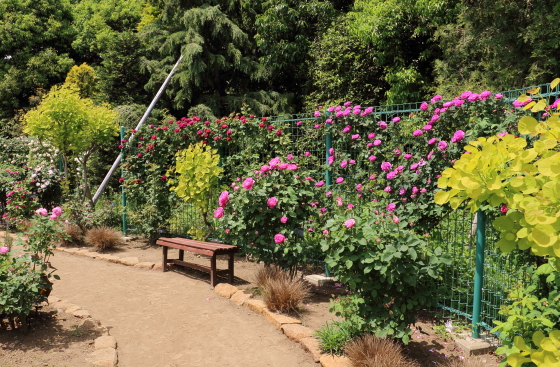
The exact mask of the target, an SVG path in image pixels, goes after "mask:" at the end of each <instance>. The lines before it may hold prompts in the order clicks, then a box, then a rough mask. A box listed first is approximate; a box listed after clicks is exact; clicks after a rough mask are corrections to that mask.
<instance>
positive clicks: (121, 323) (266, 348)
mask: <svg viewBox="0 0 560 367" xmlns="http://www.w3.org/2000/svg"><path fill="white" fill-rule="evenodd" d="M52 263H53V265H54V266H55V267H56V268H58V271H57V274H58V275H60V277H61V280H60V281H56V282H55V284H54V286H53V293H52V295H54V296H57V297H59V298H62V299H65V300H68V301H69V302H71V303H75V304H79V305H80V306H81V307H82V308H84V309H87V310H89V311H90V313H91V314H92V317H93V318H96V319H98V320H100V321H101V322H102V323H103V325H105V326H107V327H108V328H109V329H110V334H111V335H113V336H114V337H115V338H116V340H117V342H118V353H119V366H120V367H144V366H146V367H148V366H149V367H179V366H193V367H204V366H239V367H252V366H258V367H264V366H271V367H272V366H278V367H291V366H294V367H295V366H298V367H299V366H301V367H311V366H316V364H315V363H314V362H313V360H312V358H311V356H310V355H308V354H307V353H305V352H304V351H303V350H302V349H301V348H300V346H299V345H298V344H296V343H292V342H290V341H289V340H288V339H287V338H286V337H285V336H284V335H283V334H282V332H280V331H278V330H276V328H275V327H274V326H273V325H271V324H270V323H268V322H267V321H266V319H265V318H263V317H262V316H260V315H256V314H254V313H253V312H251V311H249V310H247V309H246V308H245V307H239V306H236V305H235V304H234V303H233V302H231V301H229V300H227V299H224V298H222V297H220V296H218V295H217V294H215V293H214V292H213V291H212V290H211V289H210V286H209V284H208V282H207V281H206V280H205V279H200V280H198V279H196V278H193V277H187V276H185V275H183V274H181V273H176V272H166V273H162V272H155V271H146V270H141V269H135V268H132V267H128V266H123V265H118V264H113V263H108V262H105V261H99V260H94V259H90V258H87V257H82V256H73V255H68V254H65V253H59V252H57V253H56V254H55V256H54V257H53V258H52Z"/></svg>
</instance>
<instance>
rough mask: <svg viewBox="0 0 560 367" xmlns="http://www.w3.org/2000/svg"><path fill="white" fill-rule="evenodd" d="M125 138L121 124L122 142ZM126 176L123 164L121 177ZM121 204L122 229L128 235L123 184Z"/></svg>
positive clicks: (122, 186)
mask: <svg viewBox="0 0 560 367" xmlns="http://www.w3.org/2000/svg"><path fill="white" fill-rule="evenodd" d="M123 140H124V126H121V142H122V141H123ZM122 145H123V147H122V148H121V159H122V158H123V155H124V152H123V150H124V143H123V144H122ZM123 176H124V169H123V168H122V166H121V177H123ZM121 204H122V207H123V213H122V231H123V234H124V235H125V236H126V235H127V228H126V224H127V223H126V191H125V188H124V185H121Z"/></svg>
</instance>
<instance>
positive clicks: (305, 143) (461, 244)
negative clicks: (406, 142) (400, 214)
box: [123, 84, 560, 339]
mask: <svg viewBox="0 0 560 367" xmlns="http://www.w3.org/2000/svg"><path fill="white" fill-rule="evenodd" d="M538 87H540V88H541V91H542V93H541V94H542V95H543V96H545V97H554V96H559V95H560V89H559V87H556V88H555V89H554V90H551V89H550V86H549V85H548V84H544V85H540V86H538ZM525 92H526V89H516V90H510V91H506V92H502V95H503V101H504V102H505V103H511V102H512V101H514V100H515V99H517V97H518V96H519V95H521V94H523V93H525ZM419 110H420V102H418V103H406V104H399V105H388V106H377V107H374V110H373V115H374V116H376V117H377V119H378V120H383V121H388V120H390V119H392V118H393V117H395V116H405V115H408V114H410V113H414V112H417V111H419ZM269 121H270V123H273V124H274V125H275V126H276V127H279V128H280V127H281V128H282V129H283V130H284V131H285V132H286V133H289V134H290V136H291V140H292V146H291V148H292V150H291V151H288V153H292V154H302V153H303V152H306V151H308V152H310V153H311V154H313V155H314V156H316V157H320V159H319V161H318V163H319V164H321V165H324V163H325V162H326V161H327V159H328V157H329V152H328V151H329V148H331V147H333V148H335V150H337V151H345V152H347V153H350V154H352V153H353V152H352V151H351V149H350V148H349V147H345V146H341V145H340V144H339V143H338V142H336V141H333V140H332V137H331V136H330V134H329V131H328V129H329V128H330V126H327V128H325V129H323V130H322V131H321V133H320V136H321V138H320V139H317V138H316V137H315V138H310V137H309V136H306V135H305V134H304V130H303V129H301V128H300V126H301V125H302V124H315V123H316V121H317V118H315V117H314V116H313V114H299V115H287V116H275V117H271V118H269ZM300 121H301V123H300ZM284 148H285V147H284ZM291 148H290V147H288V150H290V149H291ZM221 153H222V154H228V152H221ZM256 163H257V162H256ZM357 163H358V164H360V162H357ZM307 168H310V169H313V168H317V167H307ZM315 174H316V175H322V176H324V177H325V181H326V182H327V184H331V182H332V178H331V177H330V172H329V171H322V170H320V169H315ZM342 195H344V193H341V196H342ZM123 203H124V201H123ZM473 221H474V214H471V213H468V212H467V211H464V210H457V211H454V212H452V213H451V214H450V215H449V216H447V217H446V218H444V219H443V221H442V222H441V223H440V224H439V225H438V226H437V227H436V228H434V229H433V230H432V232H431V233H430V234H429V243H430V244H431V245H432V246H441V247H443V248H444V249H445V251H447V253H449V254H451V255H452V258H453V263H452V264H451V265H449V266H445V267H444V269H443V277H442V280H441V282H440V283H439V284H438V306H439V307H440V308H441V309H442V310H444V312H446V313H447V315H448V317H450V318H466V319H468V320H471V321H472V322H473V324H476V325H475V328H474V332H473V335H474V336H476V337H478V336H479V335H480V336H481V337H485V338H488V339H492V338H493V337H494V336H493V335H491V334H490V333H489V331H490V330H491V329H492V328H493V326H494V324H493V320H503V316H502V315H500V314H499V313H498V311H499V310H500V307H501V306H502V305H504V304H506V303H507V293H508V292H509V290H510V289H511V288H512V287H513V286H514V285H516V284H522V283H523V282H525V281H526V279H523V278H522V277H520V275H519V274H518V273H517V272H516V269H515V265H514V262H513V258H512V255H504V254H501V253H500V252H499V250H497V249H496V247H495V243H496V242H497V240H498V238H499V235H498V233H497V232H496V231H495V230H494V229H493V228H492V226H491V225H485V226H476V225H474V224H473ZM198 223H201V217H200V214H199V213H197V211H196V209H195V208H194V207H193V206H191V205H188V204H185V203H178V204H177V207H176V210H175V211H174V215H173V217H172V219H171V220H170V222H169V223H168V227H167V228H166V232H167V233H168V235H169V234H171V235H176V236H184V235H185V234H186V232H187V231H188V230H189V228H191V227H193V226H197V225H198ZM124 226H126V224H125V225H124ZM477 228H478V243H477ZM477 249H478V253H477ZM477 265H478V267H477Z"/></svg>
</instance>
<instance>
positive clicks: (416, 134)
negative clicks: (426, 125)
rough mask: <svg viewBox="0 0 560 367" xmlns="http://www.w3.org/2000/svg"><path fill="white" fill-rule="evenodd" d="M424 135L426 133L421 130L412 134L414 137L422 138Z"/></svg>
mask: <svg viewBox="0 0 560 367" xmlns="http://www.w3.org/2000/svg"><path fill="white" fill-rule="evenodd" d="M423 134H424V133H423V132H422V130H420V129H417V130H414V132H413V133H412V135H413V136H421V135H423Z"/></svg>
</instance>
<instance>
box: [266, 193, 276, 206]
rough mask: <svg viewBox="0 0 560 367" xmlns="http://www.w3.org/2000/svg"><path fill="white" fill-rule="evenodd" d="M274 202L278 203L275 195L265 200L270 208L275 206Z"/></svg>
mask: <svg viewBox="0 0 560 367" xmlns="http://www.w3.org/2000/svg"><path fill="white" fill-rule="evenodd" d="M276 204H278V199H277V198H276V197H275V196H273V197H271V198H270V199H268V200H267V201H266V205H268V207H269V208H270V209H274V208H275V207H276Z"/></svg>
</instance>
